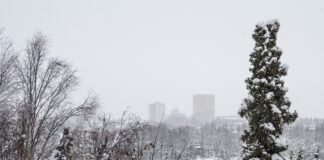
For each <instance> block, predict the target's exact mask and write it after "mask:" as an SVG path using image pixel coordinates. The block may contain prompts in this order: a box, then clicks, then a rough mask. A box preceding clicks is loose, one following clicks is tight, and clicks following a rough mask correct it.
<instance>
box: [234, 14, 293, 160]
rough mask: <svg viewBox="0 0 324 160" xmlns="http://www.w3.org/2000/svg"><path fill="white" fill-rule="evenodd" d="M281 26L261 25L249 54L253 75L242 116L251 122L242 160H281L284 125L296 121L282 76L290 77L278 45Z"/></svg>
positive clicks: (245, 132) (284, 146) (274, 22)
mask: <svg viewBox="0 0 324 160" xmlns="http://www.w3.org/2000/svg"><path fill="white" fill-rule="evenodd" d="M279 27H280V24H279V22H278V21H277V20H272V21H269V22H268V23H266V24H264V23H259V24H257V25H256V29H255V30H254V33H253V35H252V37H253V39H254V40H255V47H254V50H253V52H252V53H251V54H250V62H251V65H252V67H251V68H250V72H252V76H251V77H249V78H247V79H246V81H245V82H246V84H247V89H248V91H249V93H248V97H247V98H245V99H244V100H243V102H242V106H241V108H240V111H239V115H240V116H241V117H244V118H246V119H247V120H248V123H249V128H248V129H247V130H244V134H243V135H242V137H241V139H242V141H243V142H244V146H243V159H244V160H247V159H253V158H257V159H261V160H271V159H281V158H282V156H281V154H280V153H281V152H283V151H285V150H286V148H287V147H286V145H284V144H282V140H280V136H281V135H282V132H283V127H284V125H285V124H290V123H292V122H294V121H295V120H296V118H297V113H296V111H295V112H294V113H291V112H290V111H289V108H290V104H291V103H290V101H289V99H288V98H287V97H286V93H287V91H288V90H287V88H285V87H284V81H283V80H282V79H281V77H282V76H286V75H287V69H288V67H287V65H283V64H281V62H280V57H281V55H282V51H281V50H280V49H279V48H278V47H277V46H276V41H277V33H278V30H279Z"/></svg>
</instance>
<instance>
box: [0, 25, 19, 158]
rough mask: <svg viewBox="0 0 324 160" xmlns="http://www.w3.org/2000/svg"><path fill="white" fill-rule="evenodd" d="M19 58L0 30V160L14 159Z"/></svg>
mask: <svg viewBox="0 0 324 160" xmlns="http://www.w3.org/2000/svg"><path fill="white" fill-rule="evenodd" d="M16 60H17V56H16V55H15V53H14V49H13V47H12V43H11V42H10V41H9V40H8V38H7V37H5V36H2V31H1V30H0V150H1V153H0V159H4V158H6V159H10V158H12V157H11V155H12V152H13V150H12V149H11V148H12V146H13V143H12V142H13V139H14V138H15V137H14V135H13V132H12V130H13V128H12V127H11V125H12V123H13V118H14V114H15V109H14V107H13V106H14V102H15V101H14V99H15V93H16V91H17V88H16V87H15V83H16V80H15V77H14V76H15V75H14V74H13V71H14V63H15V61H16Z"/></svg>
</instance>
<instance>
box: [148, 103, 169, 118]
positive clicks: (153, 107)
mask: <svg viewBox="0 0 324 160" xmlns="http://www.w3.org/2000/svg"><path fill="white" fill-rule="evenodd" d="M164 113H165V104H163V103H160V102H155V103H152V104H150V105H149V121H150V122H160V121H162V119H163V116H164Z"/></svg>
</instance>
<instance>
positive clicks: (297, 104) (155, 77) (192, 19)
mask: <svg viewBox="0 0 324 160" xmlns="http://www.w3.org/2000/svg"><path fill="white" fill-rule="evenodd" d="M1 2H3V1H1ZM18 2H19V3H18ZM1 4H2V5H0V19H1V23H0V28H2V29H3V34H4V35H5V36H8V37H9V38H10V39H11V40H12V41H13V43H14V46H15V48H16V49H17V50H18V51H19V52H20V54H22V53H21V52H23V50H24V48H25V47H26V46H25V44H26V41H27V40H28V39H30V38H31V37H32V35H33V34H34V33H35V32H37V31H40V32H42V33H43V34H45V35H47V36H48V37H49V46H50V47H49V55H50V57H61V58H63V59H66V60H67V61H69V62H71V63H72V65H73V67H74V68H76V69H77V70H78V73H77V75H78V76H79V78H80V81H81V85H80V86H79V87H78V89H77V90H76V91H75V95H73V99H74V100H75V101H78V100H79V99H82V98H84V97H85V96H86V95H87V93H88V92H89V91H93V93H94V94H97V95H99V98H100V105H101V106H102V107H101V108H100V111H105V112H107V113H111V114H113V115H114V116H116V117H118V116H120V115H121V114H122V112H123V111H124V110H126V109H127V108H128V107H130V108H129V111H130V112H131V113H135V114H137V115H139V116H140V117H141V118H143V119H147V117H148V116H147V115H148V105H149V104H151V103H153V102H156V101H158V102H161V103H164V104H165V105H166V113H167V114H169V113H170V112H171V111H172V110H173V109H178V110H179V111H180V112H181V113H185V114H186V115H187V116H191V114H192V110H193V104H192V97H193V95H196V94H212V95H215V115H216V116H238V114H237V112H238V109H239V108H240V104H241V101H242V99H243V98H245V97H246V95H247V90H246V84H245V82H244V81H245V79H246V78H248V77H249V76H250V75H251V74H250V72H249V67H250V62H249V54H250V53H251V52H252V50H253V47H254V40H253V39H252V37H251V35H252V33H253V30H254V28H255V25H256V24H257V23H259V22H267V21H268V20H270V19H278V20H279V22H280V24H281V27H280V29H279V33H278V44H277V45H278V46H279V47H280V48H281V49H282V50H283V56H282V58H281V62H282V63H284V64H288V65H289V69H288V75H287V76H286V77H284V80H285V87H287V88H288V89H289V91H288V97H289V99H290V100H291V102H292V107H291V110H296V111H297V112H298V114H299V117H301V118H302V117H319V118H324V108H323V107H324V106H323V104H324V97H323V96H324V85H323V82H324V74H323V69H324V63H323V62H322V61H323V59H324V49H323V47H322V45H323V44H324V32H323V28H324V21H323V19H324V2H323V1H320V0H312V1H311V3H310V2H309V1H284V2H283V1H279V0H275V1H272V2H271V3H268V4H267V5H269V6H267V7H263V6H264V3H259V1H257V0H249V1H245V2H241V1H212V0H204V1H199V2H198V1H194V0H189V1H184V0H180V1H171V0H167V1H163V2H162V1H161V2H160V1H159V2H155V1H154V2H153V1H149V0H140V1H103V0H102V1H98V2H97V3H92V2H90V1H86V0H83V1H78V0H73V1H68V2H67V1H48V0H45V1H40V0H31V1H16V0H13V1H6V3H1ZM279 4H280V5H279Z"/></svg>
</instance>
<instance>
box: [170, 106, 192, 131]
mask: <svg viewBox="0 0 324 160" xmlns="http://www.w3.org/2000/svg"><path fill="white" fill-rule="evenodd" d="M165 122H166V123H167V124H170V125H171V126H174V127H178V126H184V125H188V123H189V119H188V117H187V116H186V115H185V114H184V113H181V112H179V110H178V109H174V110H172V112H171V114H170V115H168V116H167V117H166V119H165Z"/></svg>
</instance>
